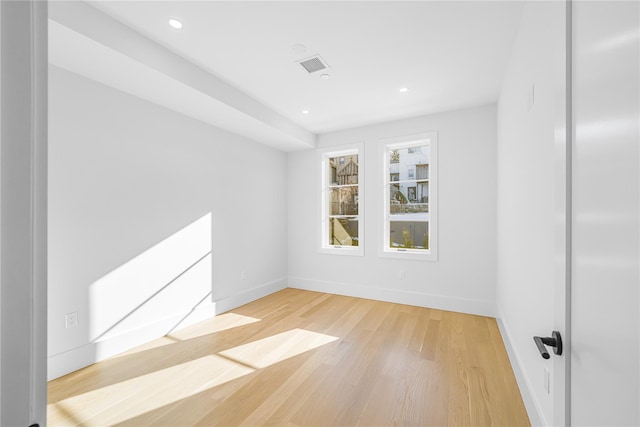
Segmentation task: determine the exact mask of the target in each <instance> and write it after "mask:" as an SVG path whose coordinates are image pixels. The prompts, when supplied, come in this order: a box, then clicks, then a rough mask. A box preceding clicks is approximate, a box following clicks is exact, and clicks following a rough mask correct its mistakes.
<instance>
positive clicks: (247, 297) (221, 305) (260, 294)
mask: <svg viewBox="0 0 640 427" xmlns="http://www.w3.org/2000/svg"><path fill="white" fill-rule="evenodd" d="M286 288H287V278H286V277H282V278H280V279H277V280H274V281H272V282H268V283H265V284H263V285H260V286H256V287H255V288H252V289H248V290H246V291H244V292H241V293H239V294H236V295H233V296H230V297H225V298H222V299H219V300H217V301H216V302H215V304H216V314H220V313H224V312H226V311H229V310H233V309H234V308H236V307H240V306H241V305H245V304H249V303H250V302H252V301H256V300H259V299H260V298H264V297H266V296H268V295H271V294H273V293H275V292H278V291H281V290H283V289H286Z"/></svg>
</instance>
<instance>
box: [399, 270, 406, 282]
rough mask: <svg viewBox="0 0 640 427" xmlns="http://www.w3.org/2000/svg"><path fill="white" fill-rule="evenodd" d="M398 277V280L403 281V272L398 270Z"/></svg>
mask: <svg viewBox="0 0 640 427" xmlns="http://www.w3.org/2000/svg"><path fill="white" fill-rule="evenodd" d="M398 277H399V278H400V280H404V278H405V277H406V276H405V274H404V270H400V273H398Z"/></svg>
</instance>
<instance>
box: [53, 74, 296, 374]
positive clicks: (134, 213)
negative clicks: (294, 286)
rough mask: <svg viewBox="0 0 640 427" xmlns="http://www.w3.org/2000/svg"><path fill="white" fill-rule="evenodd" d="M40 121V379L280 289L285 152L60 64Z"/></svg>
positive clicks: (282, 283) (284, 266)
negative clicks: (45, 181) (74, 317)
mask: <svg viewBox="0 0 640 427" xmlns="http://www.w3.org/2000/svg"><path fill="white" fill-rule="evenodd" d="M49 114H50V130H49V133H50V134H49V140H50V153H49V199H50V208H49V249H50V250H49V254H50V256H49V317H48V321H49V368H50V372H49V377H50V378H54V377H57V376H59V375H62V374H64V373H67V372H70V371H72V370H75V369H78V368H80V367H82V366H85V365H87V364H90V363H92V362H94V361H96V360H99V359H102V358H104V357H106V356H109V355H111V354H114V353H117V352H120V351H122V350H124V349H126V348H129V347H131V346H133V345H137V344H140V343H142V342H145V341H147V340H150V339H152V338H155V337H157V336H161V335H163V334H165V333H166V332H168V331H169V330H171V329H172V328H174V327H176V325H179V326H183V325H185V324H186V323H189V322H193V321H196V320H198V319H202V318H203V317H206V316H209V315H212V314H214V313H216V312H221V311H225V310H228V309H231V308H233V307H234V306H237V305H240V304H242V303H245V302H248V301H250V300H253V299H256V298H259V297H261V296H263V295H266V294H269V293H272V292H274V291H276V290H278V289H281V288H283V287H285V286H286V279H285V278H286V275H287V238H286V235H287V223H286V214H287V211H286V190H285V189H286V185H287V183H286V172H287V168H286V164H287V158H286V155H285V154H284V153H282V152H279V151H276V150H274V149H271V148H268V147H266V146H263V145H261V144H258V143H255V142H252V141H249V140H247V139H244V138H242V137H239V136H236V135H233V134H230V133H228V132H225V131H222V130H220V129H217V128H214V127H212V126H210V125H206V124H204V123H202V122H198V121H196V120H193V119H190V118H187V117H185V116H182V115H179V114H177V113H175V112H172V111H169V110H166V109H164V108H162V107H159V106H157V105H154V104H151V103H149V102H146V101H143V100H141V99H139V98H135V97H133V96H131V95H128V94H125V93H122V92H119V91H116V90H114V89H111V88H108V87H106V86H103V85H101V84H99V83H96V82H93V81H90V80H87V79H85V78H82V77H79V76H77V75H75V74H71V73H69V72H67V71H63V70H61V69H59V68H56V67H50V103H49ZM211 251H212V253H213V255H211V253H210V252H211ZM241 272H246V278H245V279H243V280H241ZM212 288H213V297H211V295H210V292H211V290H212ZM212 300H213V301H215V303H211V301H212ZM196 306H198V309H195V310H194V307H196ZM192 310H194V312H193V313H191V312H192ZM72 312H77V313H78V325H77V326H75V327H71V328H66V327H65V314H66V313H72ZM189 313H191V316H190V317H189V318H188V319H186V320H183V319H184V318H185V317H186V316H187V315H189Z"/></svg>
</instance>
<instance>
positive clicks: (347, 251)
mask: <svg viewBox="0 0 640 427" xmlns="http://www.w3.org/2000/svg"><path fill="white" fill-rule="evenodd" d="M318 252H319V253H321V254H328V255H350V256H364V249H363V248H362V247H352V246H351V247H349V246H343V247H333V246H330V247H322V248H320V249H318Z"/></svg>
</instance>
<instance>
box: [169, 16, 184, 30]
mask: <svg viewBox="0 0 640 427" xmlns="http://www.w3.org/2000/svg"><path fill="white" fill-rule="evenodd" d="M169 25H171V27H173V28H175V29H176V30H179V29H181V28H182V22H180V21H178V20H177V19H175V18H171V19H169Z"/></svg>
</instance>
